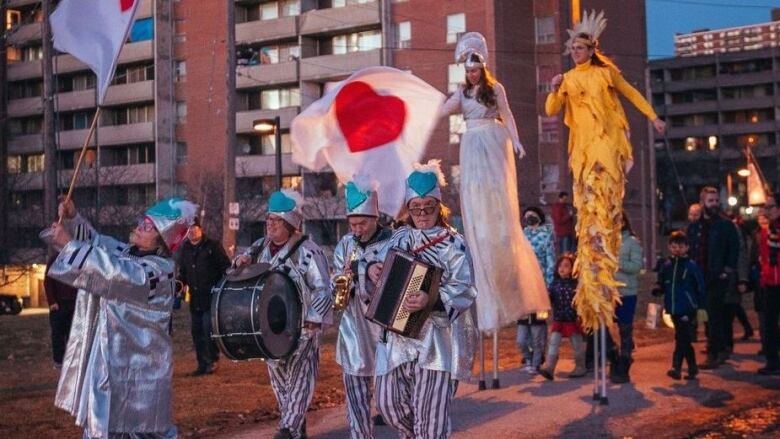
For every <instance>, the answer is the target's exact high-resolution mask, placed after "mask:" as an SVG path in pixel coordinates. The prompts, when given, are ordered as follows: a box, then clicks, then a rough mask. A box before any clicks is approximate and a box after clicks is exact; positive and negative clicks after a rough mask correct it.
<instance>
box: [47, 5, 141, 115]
mask: <svg viewBox="0 0 780 439" xmlns="http://www.w3.org/2000/svg"><path fill="white" fill-rule="evenodd" d="M141 1H142V0H62V1H61V2H60V4H59V5H58V6H57V9H56V10H55V11H54V12H53V13H52V14H51V31H52V34H53V36H54V48H56V49H57V50H59V51H60V52H67V53H69V54H71V55H73V56H75V57H76V58H78V59H79V61H81V62H83V63H84V64H86V65H88V66H89V68H90V69H92V70H93V71H94V72H95V74H96V75H97V87H98V105H101V104H102V103H103V99H104V98H105V96H106V90H107V89H108V85H109V84H110V83H111V78H112V77H113V76H114V70H116V61H117V58H119V52H120V51H121V50H122V45H123V44H124V43H125V41H126V40H127V33H128V32H129V31H130V24H131V23H132V22H133V16H135V11H136V10H137V9H138V5H139V4H140V3H141Z"/></svg>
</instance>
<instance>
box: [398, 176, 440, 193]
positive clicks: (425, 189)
mask: <svg viewBox="0 0 780 439" xmlns="http://www.w3.org/2000/svg"><path fill="white" fill-rule="evenodd" d="M406 183H407V184H408V185H409V188H411V189H412V190H413V191H414V192H416V193H417V194H418V195H419V196H421V197H424V196H426V195H428V194H429V193H430V192H431V191H433V190H434V189H436V188H437V187H438V183H439V181H438V178H437V176H436V174H434V173H433V172H420V171H414V172H412V173H411V175H409V178H407V179H406Z"/></svg>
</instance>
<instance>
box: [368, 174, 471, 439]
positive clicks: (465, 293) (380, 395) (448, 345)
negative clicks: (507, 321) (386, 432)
mask: <svg viewBox="0 0 780 439" xmlns="http://www.w3.org/2000/svg"><path fill="white" fill-rule="evenodd" d="M415 168H416V170H415V171H414V172H412V173H411V175H409V177H408V178H407V179H406V210H407V211H408V213H409V215H408V219H407V221H406V225H404V226H402V227H400V228H399V229H397V230H396V231H395V233H394V234H393V237H392V238H391V239H390V240H389V241H388V242H387V244H386V245H385V247H384V248H383V252H380V254H378V255H376V258H377V260H384V255H385V254H386V252H387V250H389V249H390V248H399V249H401V250H403V251H406V252H409V253H413V254H415V255H416V256H417V257H418V258H420V259H421V260H423V261H425V262H426V263H428V264H430V265H434V266H437V267H439V268H441V269H442V277H441V284H440V286H439V299H438V300H437V301H436V303H435V305H434V307H433V312H432V313H431V314H430V316H429V317H428V319H427V321H426V322H425V323H424V325H423V328H422V330H421V332H420V335H419V337H418V338H417V339H414V338H407V337H403V336H401V335H398V334H396V333H393V332H387V333H386V334H385V336H384V337H383V341H380V343H379V344H378V346H377V356H376V375H377V377H376V394H377V408H378V409H379V412H380V413H381V414H382V416H383V417H384V419H385V421H386V422H387V423H388V424H390V425H392V426H393V428H395V429H396V430H397V431H398V433H399V436H400V437H402V438H436V439H438V438H442V437H449V435H450V430H451V427H450V417H449V412H450V404H451V402H452V398H453V396H454V394H455V390H456V387H457V381H458V380H461V379H466V378H468V377H470V375H471V366H472V361H473V357H474V355H473V354H474V347H475V346H476V341H477V340H476V336H477V327H476V324H475V322H474V318H473V308H472V305H473V303H474V300H475V299H476V296H477V291H476V289H475V288H474V281H473V274H472V267H471V259H470V257H469V254H468V250H467V247H466V242H465V240H464V239H463V236H462V235H460V234H459V233H457V232H456V231H455V230H454V229H452V228H451V227H449V226H448V225H447V222H446V219H447V218H446V217H447V213H448V209H447V207H446V206H444V204H442V195H441V187H442V186H444V184H445V182H444V176H443V174H442V173H441V169H440V168H439V162H438V161H437V160H432V161H429V162H428V164H426V165H420V164H417V165H416V166H415ZM381 268H382V264H381V263H376V264H373V265H371V266H370V268H369V276H370V277H371V278H372V279H373V280H374V282H376V281H378V279H379V272H380V270H381ZM428 300H429V296H428V294H427V293H425V292H423V291H418V292H416V293H413V294H411V295H409V296H408V297H407V299H406V300H405V302H404V307H405V308H406V309H407V310H408V311H410V312H415V311H419V310H421V309H423V308H425V307H426V306H427V305H428Z"/></svg>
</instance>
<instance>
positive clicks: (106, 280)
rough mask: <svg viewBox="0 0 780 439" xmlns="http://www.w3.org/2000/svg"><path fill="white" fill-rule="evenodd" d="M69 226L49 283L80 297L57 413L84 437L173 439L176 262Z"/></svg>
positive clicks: (78, 223) (79, 222)
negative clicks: (63, 286) (73, 422)
mask: <svg viewBox="0 0 780 439" xmlns="http://www.w3.org/2000/svg"><path fill="white" fill-rule="evenodd" d="M64 224H65V226H66V227H67V228H68V229H69V231H70V234H71V236H72V237H73V240H72V241H71V242H69V243H68V244H67V245H66V246H65V248H63V249H62V251H61V252H60V254H59V256H58V257H57V259H56V260H55V262H54V263H53V264H52V266H51V269H50V270H49V275H50V276H52V277H53V278H55V279H57V280H59V281H61V282H64V283H66V284H69V285H72V286H73V287H76V288H78V289H79V292H78V297H77V299H76V311H75V314H74V317H73V324H72V329H71V333H70V339H69V340H68V347H67V351H66V353H65V358H64V361H63V367H62V372H61V375H60V381H59V385H58V388H57V395H56V398H55V405H56V406H57V407H59V408H62V409H64V410H66V411H68V412H69V413H70V414H71V415H73V416H74V417H75V418H76V424H77V425H79V426H82V427H84V429H85V431H84V437H89V438H109V437H115V436H118V435H119V436H121V435H122V434H123V433H127V434H129V436H131V437H132V436H134V435H135V436H139V437H140V436H143V437H150V438H154V437H157V438H174V437H176V428H175V427H174V426H173V424H172V423H171V379H172V373H173V349H172V345H171V338H170V335H169V333H168V325H169V323H170V320H171V311H172V307H173V297H174V274H173V273H174V263H173V261H172V260H171V259H168V258H163V257H160V256H157V255H155V254H140V253H138V252H137V251H136V250H135V249H131V248H130V247H129V246H128V245H127V244H125V243H122V242H119V241H117V240H115V239H113V238H111V237H108V236H103V235H99V234H97V233H96V232H95V231H94V229H93V228H92V227H91V226H90V225H89V223H88V222H86V221H85V220H84V219H83V218H81V217H78V216H77V217H76V218H74V219H73V220H70V221H67V220H66V222H65V223H64ZM127 434H126V435H125V436H127Z"/></svg>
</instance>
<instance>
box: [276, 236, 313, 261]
mask: <svg viewBox="0 0 780 439" xmlns="http://www.w3.org/2000/svg"><path fill="white" fill-rule="evenodd" d="M307 239H309V235H303V236H301V239H299V240H298V242H296V243H295V244H293V246H292V247H291V248H290V251H288V252H287V254H286V255H284V256H282V257H281V258H280V259H279V265H283V264H284V263H285V262H287V260H288V259H290V256H292V254H293V253H295V252H296V251H298V248H300V246H301V245H302V244H303V241H306V240H307Z"/></svg>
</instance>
